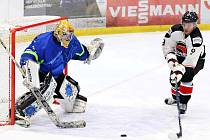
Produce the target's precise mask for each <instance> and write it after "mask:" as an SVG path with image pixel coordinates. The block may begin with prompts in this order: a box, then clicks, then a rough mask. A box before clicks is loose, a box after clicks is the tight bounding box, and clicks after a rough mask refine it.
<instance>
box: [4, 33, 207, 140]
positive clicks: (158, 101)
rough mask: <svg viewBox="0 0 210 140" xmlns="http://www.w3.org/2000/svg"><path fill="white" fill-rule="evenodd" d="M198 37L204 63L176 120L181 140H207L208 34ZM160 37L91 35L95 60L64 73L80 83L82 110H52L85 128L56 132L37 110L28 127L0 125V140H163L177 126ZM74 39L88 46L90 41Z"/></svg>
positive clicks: (84, 38) (145, 35)
mask: <svg viewBox="0 0 210 140" xmlns="http://www.w3.org/2000/svg"><path fill="white" fill-rule="evenodd" d="M202 33H203V37H204V39H205V41H204V42H205V44H206V51H207V58H206V59H207V60H206V65H205V69H204V70H202V71H201V72H200V73H199V74H198V75H197V76H196V77H195V79H194V91H193V96H192V99H191V101H190V102H189V105H188V111H187V114H186V115H185V116H184V117H182V125H183V138H182V139H183V140H188V139H189V140H192V139H202V140H207V139H209V137H210V88H209V79H208V78H209V77H210V72H209V71H210V62H209V60H210V58H209V57H210V56H209V55H208V52H209V46H210V40H209V39H208V38H209V36H210V32H209V31H203V32H202ZM163 36H164V32H154V33H138V34H122V35H106V36H97V37H100V38H102V39H103V40H104V42H105V47H104V51H103V54H102V55H101V56H100V58H99V59H97V60H95V61H92V63H91V65H84V64H83V62H78V61H71V62H70V63H69V74H70V75H71V76H72V78H74V79H76V80H77V81H78V82H79V83H80V86H81V94H83V95H85V96H87V97H88V106H87V112H86V113H84V114H65V113H63V111H62V110H61V109H60V108H59V106H53V108H54V110H55V111H56V113H57V114H59V116H60V117H61V118H63V119H64V120H77V119H84V120H86V121H87V127H86V128H82V129H58V128H56V127H55V126H54V125H53V124H52V123H51V121H50V120H49V118H48V117H47V115H46V113H45V112H44V111H41V112H39V113H38V114H37V115H36V116H35V117H34V118H33V119H32V125H31V127H30V128H28V129H25V128H21V127H19V126H16V125H15V126H6V127H0V139H8V138H12V137H14V138H15V139H21V140H24V139H30V140H37V139H48V140H51V139H69V140H70V139H74V140H77V139H82V140H85V139H90V140H93V139H112V140H113V139H138V140H168V134H169V133H170V132H173V133H177V132H178V122H177V115H176V114H177V110H176V106H166V105H165V104H164V98H165V97H169V96H170V84H169V82H168V78H169V68H168V67H167V64H166V62H165V60H164V58H163V54H162V51H161V43H162V38H163ZM79 39H80V41H81V42H89V41H90V40H91V39H93V37H79ZM19 90H20V91H21V89H19ZM17 94H19V95H20V94H21V93H17ZM121 134H127V137H123V138H122V137H120V135H121Z"/></svg>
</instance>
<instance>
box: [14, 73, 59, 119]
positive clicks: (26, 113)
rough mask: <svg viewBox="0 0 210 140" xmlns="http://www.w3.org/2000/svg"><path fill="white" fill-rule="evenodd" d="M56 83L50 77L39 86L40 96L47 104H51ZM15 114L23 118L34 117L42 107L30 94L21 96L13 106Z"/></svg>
mask: <svg viewBox="0 0 210 140" xmlns="http://www.w3.org/2000/svg"><path fill="white" fill-rule="evenodd" d="M56 85H57V84H56V82H55V80H54V78H52V76H49V75H48V76H47V77H46V78H45V81H44V83H42V84H41V94H42V95H43V97H44V98H45V100H46V101H47V102H51V99H52V97H53V93H54V91H55V88H56ZM15 108H16V113H17V114H19V115H21V116H23V117H29V118H30V117H32V116H34V115H35V114H36V113H37V112H38V111H39V110H40V109H41V108H42V107H41V105H40V104H39V103H38V102H37V101H36V98H35V97H34V95H33V94H32V93H31V92H27V93H25V94H23V95H22V96H21V97H19V98H18V99H17V100H16V104H15Z"/></svg>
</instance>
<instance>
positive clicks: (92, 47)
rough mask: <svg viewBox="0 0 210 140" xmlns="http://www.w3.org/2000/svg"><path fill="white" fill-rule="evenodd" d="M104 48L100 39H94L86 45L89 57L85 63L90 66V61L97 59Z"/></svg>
mask: <svg viewBox="0 0 210 140" xmlns="http://www.w3.org/2000/svg"><path fill="white" fill-rule="evenodd" d="M103 48H104V43H103V40H102V39H100V38H95V39H94V40H92V41H91V42H90V44H89V45H87V50H88V52H89V57H88V58H87V60H86V61H85V63H87V64H90V63H91V60H95V59H97V58H98V57H99V56H100V55H101V53H102V50H103Z"/></svg>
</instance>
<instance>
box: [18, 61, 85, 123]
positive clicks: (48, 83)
mask: <svg viewBox="0 0 210 140" xmlns="http://www.w3.org/2000/svg"><path fill="white" fill-rule="evenodd" d="M23 70H24V71H25V75H26V78H25V80H24V82H23V84H30V85H31V86H33V87H39V88H40V92H41V94H42V95H43V97H44V98H45V100H46V101H47V102H51V101H52V97H54V99H57V100H59V102H60V104H61V107H62V108H63V109H64V110H65V112H68V113H74V112H76V113H81V112H85V107H86V102H87V98H86V97H84V96H82V95H79V91H80V87H79V84H78V82H76V81H75V80H74V79H72V78H71V77H70V76H65V75H64V74H63V73H62V74H61V75H60V76H59V77H57V78H55V79H54V78H53V77H52V75H51V74H50V73H48V74H47V75H46V74H43V73H41V72H39V65H38V64H37V63H35V62H33V61H30V60H29V61H27V64H26V65H24V67H23ZM39 80H40V81H39ZM38 83H40V84H38ZM54 93H56V94H55V95H53V94H54ZM15 107H16V120H22V119H23V117H25V118H27V120H28V119H29V118H30V117H32V116H34V115H35V114H36V113H37V112H38V111H39V110H40V109H41V108H42V106H41V105H40V104H39V103H38V102H37V101H36V98H35V97H34V95H33V94H32V93H31V92H27V93H25V94H23V95H22V96H21V97H19V98H18V99H17V101H16V105H15ZM20 116H21V117H20Z"/></svg>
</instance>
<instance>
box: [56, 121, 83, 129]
mask: <svg viewBox="0 0 210 140" xmlns="http://www.w3.org/2000/svg"><path fill="white" fill-rule="evenodd" d="M56 126H57V127H59V128H84V127H85V126H86V122H85V121H84V120H79V121H72V122H61V123H60V124H58V125H56Z"/></svg>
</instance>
